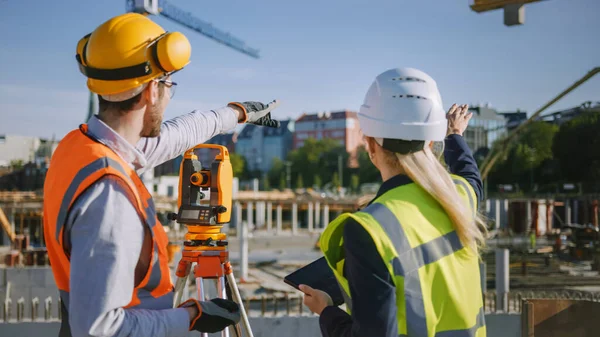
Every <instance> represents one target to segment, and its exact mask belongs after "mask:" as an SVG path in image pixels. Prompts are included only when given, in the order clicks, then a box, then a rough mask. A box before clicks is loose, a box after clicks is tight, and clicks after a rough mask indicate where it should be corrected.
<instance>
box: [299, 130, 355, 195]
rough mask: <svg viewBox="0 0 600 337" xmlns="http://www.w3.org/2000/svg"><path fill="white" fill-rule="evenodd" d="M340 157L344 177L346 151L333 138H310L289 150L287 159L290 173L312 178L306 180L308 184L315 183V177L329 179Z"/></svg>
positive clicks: (345, 173)
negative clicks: (294, 148)
mask: <svg viewBox="0 0 600 337" xmlns="http://www.w3.org/2000/svg"><path fill="white" fill-rule="evenodd" d="M340 156H341V158H342V170H343V173H344V177H348V176H349V175H348V173H349V169H348V168H347V167H346V166H347V165H346V163H347V162H348V157H349V155H348V153H347V152H346V150H345V149H344V147H343V146H341V145H340V144H339V142H338V141H336V140H334V139H329V138H328V139H322V140H315V139H312V138H309V139H307V140H306V141H305V142H304V146H302V147H301V148H299V149H296V150H294V151H292V152H290V154H289V156H288V160H289V161H290V162H291V163H292V167H291V169H292V175H293V176H297V175H298V174H300V175H302V177H307V178H308V179H312V181H307V182H306V183H307V185H308V186H312V185H314V184H315V179H316V177H317V176H319V179H322V180H323V181H331V179H332V174H333V172H337V171H338V160H339V159H338V158H339V157H340Z"/></svg>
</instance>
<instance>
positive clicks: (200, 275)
mask: <svg viewBox="0 0 600 337" xmlns="http://www.w3.org/2000/svg"><path fill="white" fill-rule="evenodd" d="M197 148H213V149H217V150H219V151H220V153H219V154H218V155H217V156H216V157H215V161H214V162H213V163H212V165H211V168H210V169H203V168H202V167H201V165H200V162H199V161H198V158H197V157H196V155H195V154H194V150H195V149H197ZM179 179H180V182H181V187H180V190H179V199H178V205H179V212H178V213H177V214H171V215H170V217H169V218H170V219H172V220H177V222H179V223H182V224H185V225H186V227H187V230H188V232H187V233H186V234H185V237H184V243H183V251H182V257H181V260H180V261H179V264H178V265H177V272H176V275H177V282H176V284H175V297H174V303H173V306H174V307H177V306H179V305H180V304H181V297H182V295H183V292H184V290H185V287H186V283H187V282H186V281H187V279H188V278H190V279H191V277H192V275H193V276H194V277H195V279H196V288H197V299H198V301H204V300H206V298H205V296H206V291H205V288H204V282H203V281H204V280H205V279H212V280H215V281H216V283H217V292H218V297H220V298H227V285H229V287H230V290H231V295H232V297H233V300H234V301H235V302H236V303H237V304H238V305H239V307H240V314H241V319H242V324H243V325H244V328H245V330H246V332H247V335H248V336H249V337H253V334H252V330H251V328H250V322H249V321H248V315H247V314H246V311H245V308H244V305H243V303H242V298H241V296H240V292H239V289H238V287H237V284H236V282H235V278H234V276H233V269H232V268H231V264H230V263H229V251H228V250H227V234H225V233H221V228H222V227H223V224H224V223H227V222H229V221H230V218H231V209H230V208H231V204H232V202H231V194H232V190H231V182H232V180H233V174H232V170H231V163H230V162H229V154H228V152H227V149H226V148H225V147H224V146H220V145H207V144H202V145H198V146H196V147H194V148H192V149H190V150H188V151H186V153H185V154H184V158H183V161H182V162H181V169H180V176H179ZM209 189H210V194H211V195H210V204H208V205H206V204H201V203H200V202H199V200H201V199H203V198H204V193H202V191H205V190H209ZM193 264H195V266H194V272H193V273H191V270H192V265H193ZM236 333H237V335H238V337H241V336H242V335H241V330H240V327H239V324H238V325H237V326H236ZM202 335H203V336H208V334H206V333H203V334H202ZM222 336H224V337H229V330H228V329H225V330H223V331H222Z"/></svg>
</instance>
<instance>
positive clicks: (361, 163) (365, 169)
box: [358, 147, 381, 183]
mask: <svg viewBox="0 0 600 337" xmlns="http://www.w3.org/2000/svg"><path fill="white" fill-rule="evenodd" d="M358 177H359V181H362V182H364V183H372V182H380V181H381V174H380V173H379V170H378V169H377V167H375V165H373V163H372V162H371V159H369V154H368V153H367V151H366V150H365V148H364V147H361V148H359V149H358Z"/></svg>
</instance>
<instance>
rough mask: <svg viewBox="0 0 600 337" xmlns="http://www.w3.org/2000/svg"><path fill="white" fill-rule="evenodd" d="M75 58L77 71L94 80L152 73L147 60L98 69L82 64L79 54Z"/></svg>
mask: <svg viewBox="0 0 600 337" xmlns="http://www.w3.org/2000/svg"><path fill="white" fill-rule="evenodd" d="M76 59H77V62H78V63H79V71H81V73H82V74H84V75H85V76H87V77H88V78H93V79H96V80H104V81H119V80H127V79H132V78H138V77H144V76H147V75H150V74H152V66H151V64H150V62H149V61H146V62H143V63H140V64H136V65H133V66H129V67H123V68H117V69H98V68H92V67H89V66H85V65H83V63H82V60H81V56H79V55H77V56H76Z"/></svg>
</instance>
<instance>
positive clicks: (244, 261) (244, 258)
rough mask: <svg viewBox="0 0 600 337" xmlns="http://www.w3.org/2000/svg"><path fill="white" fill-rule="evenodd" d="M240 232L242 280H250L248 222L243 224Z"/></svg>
mask: <svg viewBox="0 0 600 337" xmlns="http://www.w3.org/2000/svg"><path fill="white" fill-rule="evenodd" d="M241 227H242V228H241V230H240V236H241V237H240V270H241V274H240V279H242V280H247V279H248V222H247V221H244V222H242V224H241Z"/></svg>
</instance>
